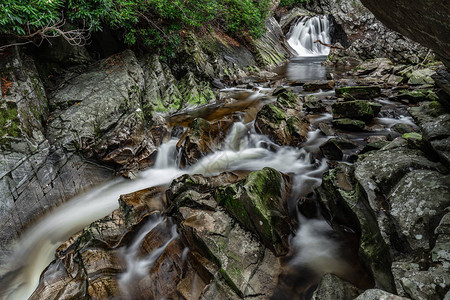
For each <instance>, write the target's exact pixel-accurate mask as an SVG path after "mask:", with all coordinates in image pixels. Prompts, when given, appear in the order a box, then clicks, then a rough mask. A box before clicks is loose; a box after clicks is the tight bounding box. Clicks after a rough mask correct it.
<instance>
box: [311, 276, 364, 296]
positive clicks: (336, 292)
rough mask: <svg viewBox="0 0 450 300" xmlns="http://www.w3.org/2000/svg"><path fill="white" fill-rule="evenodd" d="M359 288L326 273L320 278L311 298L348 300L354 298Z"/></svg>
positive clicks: (358, 292)
mask: <svg viewBox="0 0 450 300" xmlns="http://www.w3.org/2000/svg"><path fill="white" fill-rule="evenodd" d="M360 293H361V290H359V289H358V288H356V287H355V286H353V285H352V284H350V283H348V282H345V281H343V280H341V279H340V278H339V277H337V276H336V275H333V274H326V275H324V276H323V277H322V279H321V280H320V283H319V285H318V287H317V289H316V290H315V291H314V294H313V295H312V298H311V299H312V300H336V299H342V300H346V299H348V300H350V299H355V298H356V297H358V295H359V294H360Z"/></svg>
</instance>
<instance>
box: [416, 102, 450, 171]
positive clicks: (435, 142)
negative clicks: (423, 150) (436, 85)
mask: <svg viewBox="0 0 450 300" xmlns="http://www.w3.org/2000/svg"><path fill="white" fill-rule="evenodd" d="M409 112H410V114H411V115H412V117H413V118H414V120H415V121H416V122H417V124H418V125H419V127H420V129H421V131H422V132H423V138H424V140H425V142H426V143H427V144H428V145H429V146H430V148H431V149H432V150H434V151H435V152H436V153H437V155H438V156H439V158H440V159H441V161H442V162H443V163H444V164H446V166H450V113H448V112H446V111H445V110H444V107H443V106H442V105H441V104H440V103H439V102H436V101H433V102H424V103H421V105H420V106H419V107H411V108H410V109H409Z"/></svg>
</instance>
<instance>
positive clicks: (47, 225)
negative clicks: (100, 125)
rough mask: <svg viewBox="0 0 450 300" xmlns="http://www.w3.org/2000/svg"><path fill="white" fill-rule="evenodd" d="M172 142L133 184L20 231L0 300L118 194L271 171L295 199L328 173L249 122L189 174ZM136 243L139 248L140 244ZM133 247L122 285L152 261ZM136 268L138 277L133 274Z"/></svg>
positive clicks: (89, 196) (20, 293)
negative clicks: (194, 177) (189, 177)
mask: <svg viewBox="0 0 450 300" xmlns="http://www.w3.org/2000/svg"><path fill="white" fill-rule="evenodd" d="M314 138H315V136H314V135H312V136H311V139H310V140H309V141H308V143H309V144H314V143H315V141H314ZM176 142H177V140H175V139H174V140H170V141H169V142H167V143H165V144H163V145H162V146H161V147H160V150H159V155H158V158H157V161H156V163H155V167H154V168H152V169H149V170H147V171H144V172H142V173H141V174H139V175H138V176H137V178H136V179H134V180H125V179H117V180H114V181H112V182H110V183H107V184H105V185H103V186H101V187H98V188H96V189H94V190H92V191H90V192H87V193H85V194H83V195H81V196H79V197H76V198H74V199H72V200H70V201H69V202H67V203H65V204H64V205H62V206H61V207H59V208H58V209H56V210H55V211H53V212H52V213H51V214H49V215H48V216H47V217H46V218H44V219H43V220H42V221H40V222H38V223H37V224H35V225H34V226H33V227H32V228H31V229H30V230H29V231H28V232H25V233H24V234H23V236H22V238H21V240H20V241H19V243H18V248H17V252H16V254H15V255H14V257H13V259H12V260H11V261H12V262H13V263H14V264H17V262H21V264H20V266H19V268H17V265H16V266H14V268H15V269H18V271H17V272H16V273H15V274H14V275H15V276H14V278H13V279H11V280H10V283H9V286H8V287H7V289H6V290H5V287H2V288H3V291H2V293H3V296H5V295H9V296H8V297H7V298H6V299H26V298H27V297H28V296H29V295H30V294H31V293H32V292H33V290H34V288H35V287H36V285H37V283H38V280H39V275H40V273H41V272H42V270H43V269H44V268H45V266H47V265H48V264H49V263H50V262H51V260H52V259H54V253H55V250H56V248H57V247H58V246H59V245H60V243H62V242H63V241H65V240H66V239H68V238H69V237H70V236H71V235H72V234H74V233H75V232H77V231H79V230H80V229H82V228H83V227H85V226H87V225H89V224H90V223H91V222H93V221H95V220H97V219H100V218H102V217H103V216H105V215H107V214H109V213H110V212H111V211H112V210H114V209H116V208H117V207H118V201H117V200H118V198H119V196H120V195H121V194H126V193H131V192H134V191H136V190H140V189H144V188H148V187H150V186H157V185H162V184H168V183H170V181H171V180H172V179H174V178H176V177H178V176H180V175H182V174H185V173H188V174H203V175H206V176H209V175H216V174H219V173H221V172H224V171H233V170H249V171H252V170H260V169H262V168H264V167H272V168H275V169H277V170H279V171H282V172H285V173H289V174H293V175H294V184H293V187H294V191H295V193H296V194H297V195H300V194H304V193H307V192H309V191H311V189H312V188H313V187H314V186H317V185H319V184H320V182H321V175H322V173H323V172H324V171H325V170H326V168H327V165H326V163H325V161H316V160H314V159H313V158H312V157H311V154H309V153H308V152H306V151H305V150H304V149H297V148H291V147H278V146H276V145H275V144H273V143H272V142H271V141H270V140H269V138H267V137H266V136H263V135H260V134H257V133H256V132H255V130H254V127H253V123H252V122H250V123H246V124H245V123H242V122H237V123H235V124H234V125H233V127H232V129H231V130H230V133H229V135H228V137H227V139H226V140H225V143H224V145H223V150H221V151H216V152H214V153H212V154H210V155H208V156H206V157H204V158H203V159H201V160H200V161H198V162H197V163H196V164H195V165H193V166H191V167H190V168H188V169H183V170H182V169H179V168H178V167H177V165H176V151H175V146H176ZM268 145H270V146H271V147H268ZM269 149H277V150H275V151H274V150H269ZM153 225H154V224H149V225H148V226H150V227H151V226H153ZM136 243H139V239H138V240H137V241H136ZM135 247H137V246H135V244H133V245H131V246H130V249H128V255H127V256H126V258H125V260H126V263H127V265H128V266H129V271H130V272H131V273H126V274H124V275H123V277H122V279H121V280H122V281H121V282H122V286H125V283H126V282H129V281H130V280H131V279H130V278H133V276H134V275H136V274H139V270H140V267H142V266H144V267H145V266H148V265H150V264H151V262H152V261H154V258H148V260H147V259H146V260H144V261H135V260H134V258H133V257H134V256H135V255H134V250H133V249H135ZM138 266H140V267H138ZM135 268H137V270H136V272H137V273H133V272H134V271H133V269H135ZM0 295H2V294H0Z"/></svg>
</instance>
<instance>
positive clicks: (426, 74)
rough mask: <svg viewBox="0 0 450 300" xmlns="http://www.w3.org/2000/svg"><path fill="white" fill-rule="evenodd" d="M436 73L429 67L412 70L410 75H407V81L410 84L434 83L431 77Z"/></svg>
mask: <svg viewBox="0 0 450 300" xmlns="http://www.w3.org/2000/svg"><path fill="white" fill-rule="evenodd" d="M434 74H436V72H435V71H433V70H431V69H419V70H416V71H413V72H412V73H411V77H409V80H408V83H409V84H411V85H419V84H431V85H434V79H433V78H431V76H433V75H434Z"/></svg>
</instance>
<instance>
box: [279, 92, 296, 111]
mask: <svg viewBox="0 0 450 300" xmlns="http://www.w3.org/2000/svg"><path fill="white" fill-rule="evenodd" d="M277 102H278V104H280V105H281V106H282V107H284V108H293V107H295V106H296V105H297V102H298V96H297V94H296V93H294V92H293V91H292V90H288V91H286V92H282V93H281V94H279V95H278V96H277Z"/></svg>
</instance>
